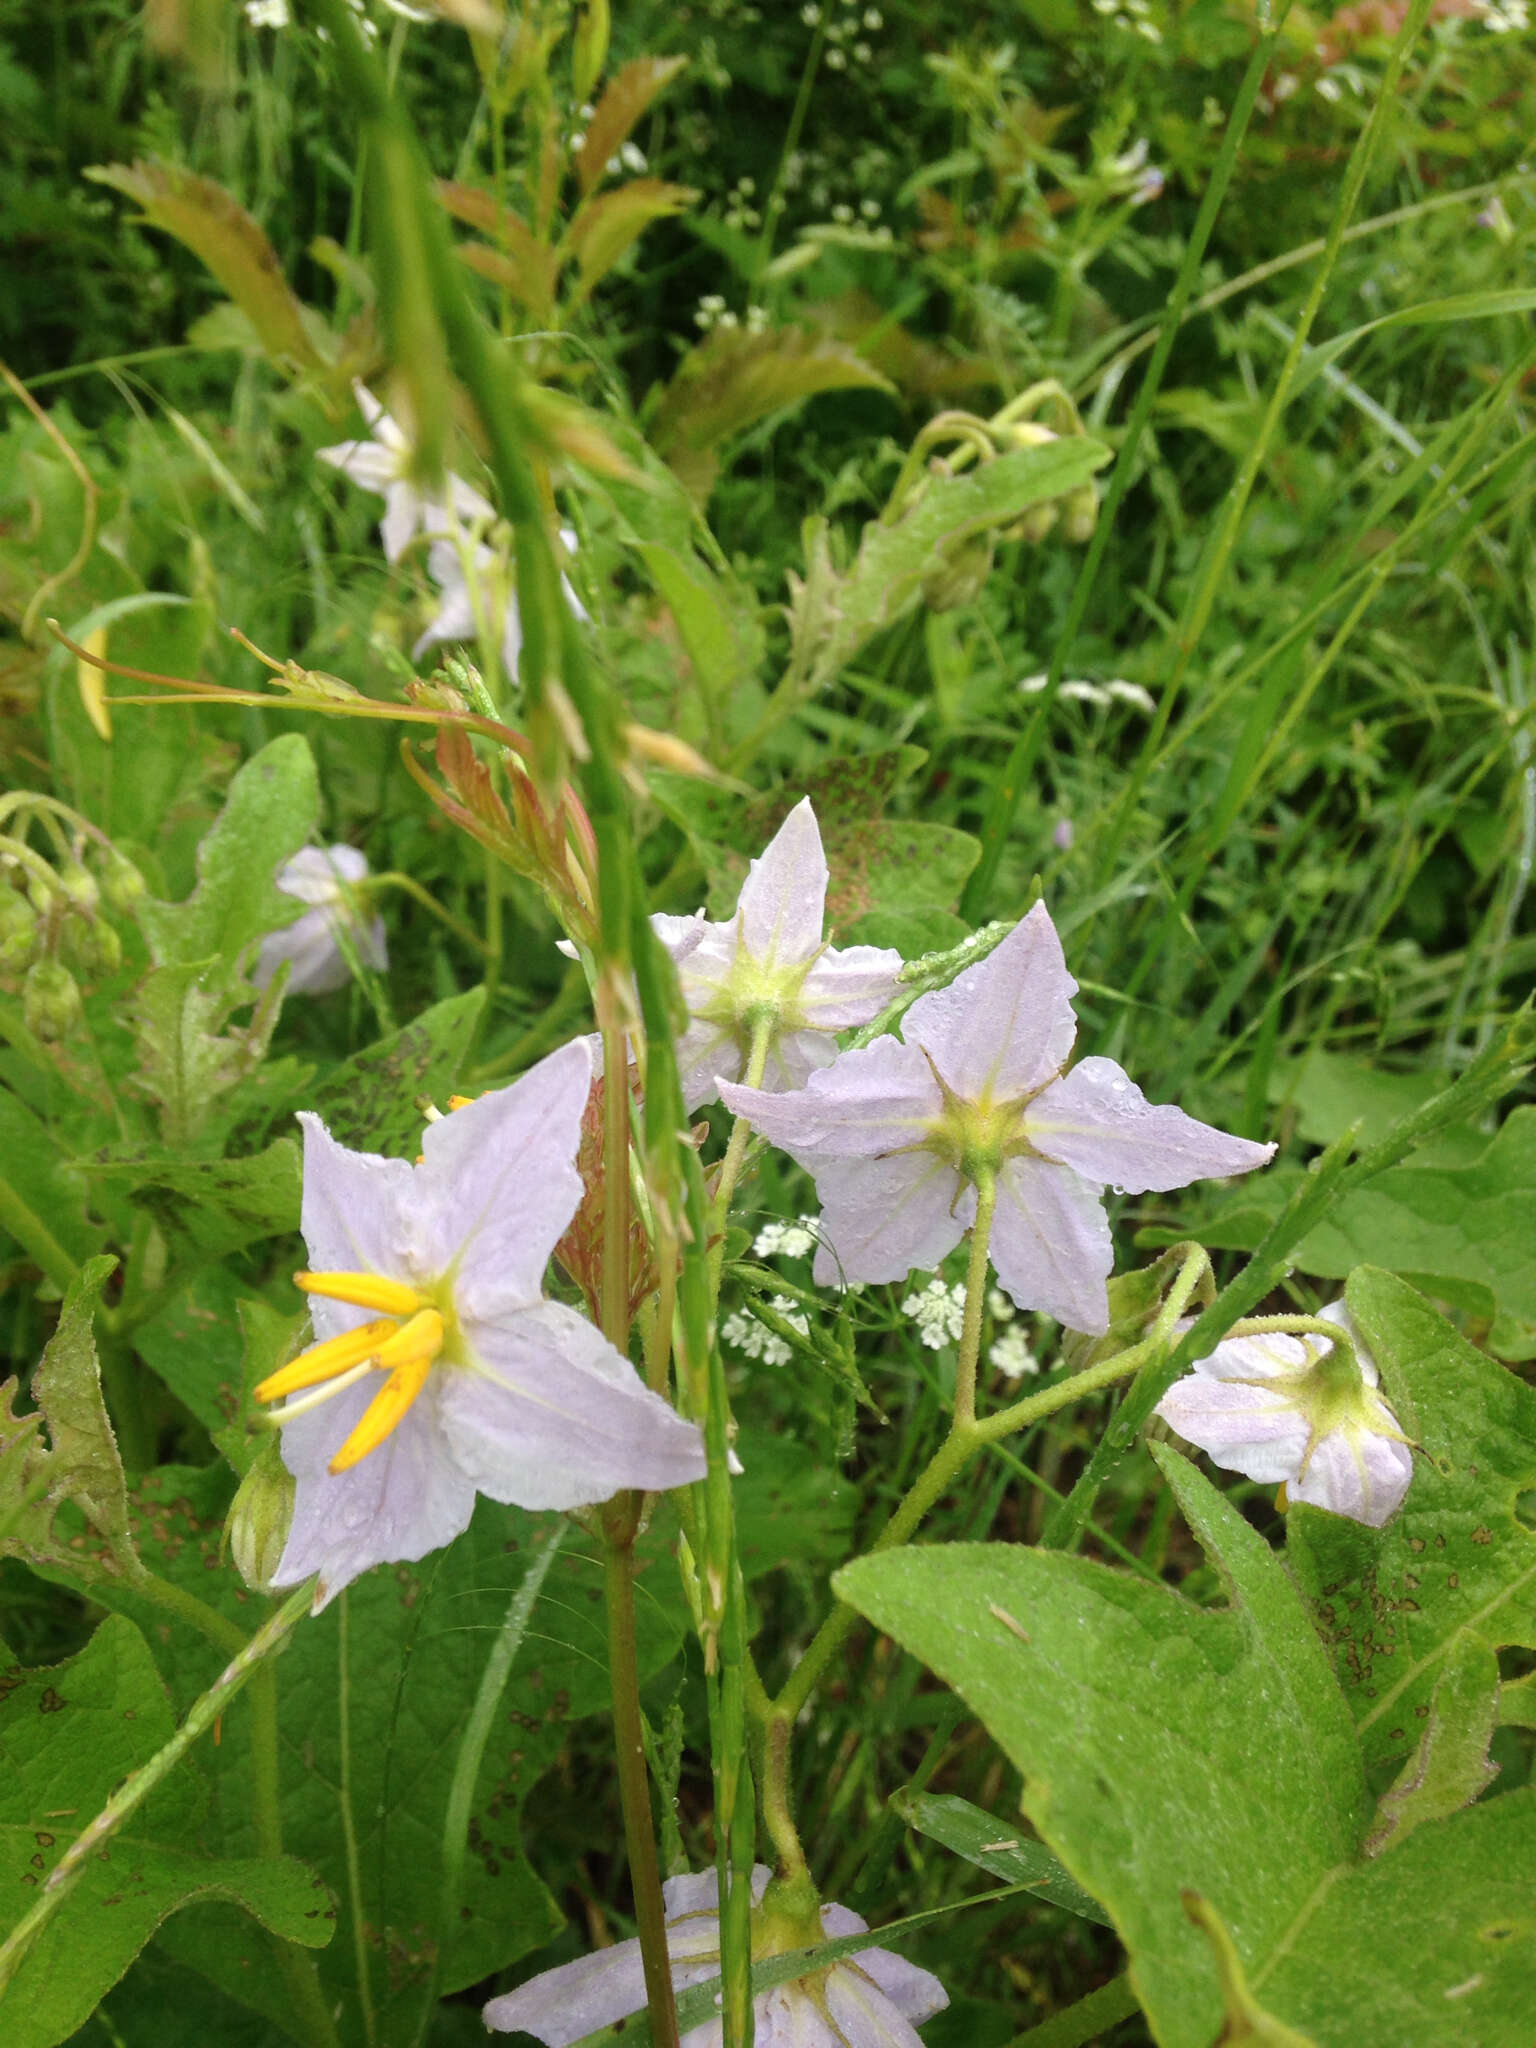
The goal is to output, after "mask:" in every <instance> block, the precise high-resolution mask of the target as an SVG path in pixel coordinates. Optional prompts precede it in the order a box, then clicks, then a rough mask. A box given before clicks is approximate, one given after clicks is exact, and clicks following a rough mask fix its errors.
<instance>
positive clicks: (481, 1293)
mask: <svg viewBox="0 0 1536 2048" xmlns="http://www.w3.org/2000/svg"><path fill="white" fill-rule="evenodd" d="M591 1092H592V1051H591V1046H590V1044H589V1042H588V1041H587V1040H586V1039H585V1038H573V1039H571V1040H570V1041H569V1043H568V1044H565V1045H562V1046H561V1047H560V1048H559V1050H558V1051H556V1052H552V1053H549V1054H548V1055H547V1056H546V1057H545V1058H544V1059H542V1060H540V1061H539V1063H538V1065H537V1066H535V1067H530V1068H529V1070H528V1072H527V1073H526V1074H524V1075H523V1076H522V1077H521V1079H520V1080H517V1081H514V1082H513V1083H512V1085H511V1087H509V1088H498V1089H496V1090H495V1092H494V1093H493V1094H490V1095H482V1096H481V1097H480V1098H479V1100H478V1101H475V1102H469V1103H466V1104H465V1105H464V1107H463V1108H462V1109H456V1110H455V1111H454V1112H453V1114H452V1115H451V1116H445V1117H440V1118H439V1119H438V1120H437V1122H435V1123H431V1124H428V1126H427V1128H426V1131H425V1133H424V1134H423V1136H422V1141H421V1150H422V1160H423V1163H422V1165H421V1166H420V1167H419V1168H418V1169H417V1183H418V1189H417V1194H418V1200H419V1202H420V1204H421V1210H422V1214H423V1219H424V1220H425V1218H426V1217H428V1216H430V1217H431V1219H432V1223H433V1226H434V1228H433V1230H432V1233H431V1235H430V1236H429V1237H428V1238H427V1239H426V1241H425V1242H426V1248H425V1249H424V1250H423V1253H422V1255H421V1256H422V1257H423V1258H424V1260H425V1261H426V1264H427V1266H428V1267H429V1269H430V1270H431V1271H433V1272H437V1273H442V1272H446V1271H447V1270H448V1269H449V1267H450V1266H451V1267H452V1268H453V1285H454V1302H455V1305H456V1307H457V1309H458V1312H459V1315H460V1317H461V1318H462V1319H463V1320H464V1321H466V1322H468V1321H469V1320H470V1319H471V1318H474V1319H477V1320H479V1321H485V1320H487V1319H489V1318H490V1317H492V1316H495V1315H496V1314H498V1313H499V1311H500V1310H501V1309H503V1308H523V1307H525V1306H526V1305H527V1304H528V1303H530V1302H534V1301H537V1300H538V1298H539V1295H540V1293H541V1291H542V1288H543V1282H544V1269H545V1267H546V1266H547V1265H548V1264H549V1258H550V1254H551V1253H552V1252H553V1251H554V1248H555V1246H556V1245H557V1244H558V1243H559V1241H560V1238H561V1236H562V1235H563V1234H564V1231H565V1227H566V1225H567V1224H568V1223H569V1222H570V1220H571V1218H572V1217H573V1216H574V1215H575V1213H576V1210H577V1206H578V1204H579V1203H580V1201H581V1194H582V1183H581V1175H580V1174H579V1173H578V1172H577V1170H576V1148H577V1146H578V1144H579V1143H580V1142H581V1118H582V1112H583V1111H584V1110H585V1108H586V1106H587V1097H588V1095H589V1094H590V1093H591Z"/></svg>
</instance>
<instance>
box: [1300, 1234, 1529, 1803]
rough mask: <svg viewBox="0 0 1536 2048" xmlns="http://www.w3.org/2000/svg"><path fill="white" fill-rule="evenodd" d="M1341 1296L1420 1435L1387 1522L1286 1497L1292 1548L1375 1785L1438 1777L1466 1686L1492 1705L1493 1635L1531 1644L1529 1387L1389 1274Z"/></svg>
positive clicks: (1473, 1714)
mask: <svg viewBox="0 0 1536 2048" xmlns="http://www.w3.org/2000/svg"><path fill="white" fill-rule="evenodd" d="M1346 1299H1347V1300H1348V1302H1349V1306H1350V1311H1351V1313H1352V1314H1353V1315H1354V1317H1355V1319H1356V1322H1357V1323H1358V1325H1359V1329H1360V1333H1361V1335H1362V1336H1363V1337H1364V1339H1365V1342H1366V1344H1367V1345H1368V1346H1369V1347H1370V1350H1371V1353H1372V1355H1373V1356H1374V1358H1375V1360H1376V1363H1377V1365H1378V1366H1379V1367H1380V1369H1381V1377H1382V1384H1383V1389H1384V1391H1385V1393H1386V1395H1387V1397H1388V1400H1389V1401H1390V1403H1391V1406H1392V1409H1393V1411H1394V1413H1395V1414H1396V1415H1397V1418H1398V1421H1399V1423H1400V1424H1401V1425H1402V1428H1403V1431H1404V1434H1405V1435H1407V1436H1409V1437H1411V1438H1412V1439H1413V1440H1414V1442H1415V1443H1416V1444H1417V1445H1418V1447H1419V1448H1418V1450H1417V1451H1416V1453H1415V1455H1414V1461H1413V1465H1414V1471H1413V1481H1412V1484H1411V1485H1410V1487H1409V1489H1408V1495H1407V1498H1406V1499H1405V1501H1404V1503H1403V1506H1402V1508H1401V1510H1400V1511H1399V1512H1398V1513H1397V1514H1396V1515H1394V1516H1393V1517H1392V1519H1391V1521H1389V1522H1388V1523H1387V1524H1386V1526H1385V1528H1382V1529H1367V1528H1364V1527H1363V1526H1361V1525H1360V1524H1359V1523H1356V1522H1348V1521H1345V1520H1343V1519H1342V1518H1341V1517H1340V1516H1337V1515H1326V1514H1323V1513H1321V1512H1319V1511H1318V1510H1316V1509H1311V1508H1306V1507H1300V1506H1298V1507H1293V1508H1292V1510H1291V1513H1290V1515H1289V1517H1288V1518H1287V1535H1286V1556H1287V1559H1288V1560H1289V1563H1290V1566H1291V1570H1292V1573H1293V1574H1294V1576H1295V1579H1296V1582H1297V1584H1298V1586H1299V1587H1300V1588H1301V1590H1302V1593H1303V1595H1304V1597H1305V1598H1306V1599H1307V1600H1308V1602H1309V1603H1310V1605H1311V1608H1312V1611H1313V1614H1314V1617H1315V1619H1316V1623H1317V1627H1318V1629H1319V1630H1320V1631H1321V1633H1322V1635H1323V1639H1324V1641H1325V1642H1326V1643H1327V1644H1328V1646H1329V1649H1330V1653H1331V1655H1332V1657H1333V1660H1334V1668H1335V1670H1336V1672H1337V1674H1338V1679H1339V1683H1340V1685H1341V1686H1342V1688H1343V1690H1344V1695H1345V1698H1346V1699H1347V1700H1348V1702H1349V1704H1350V1707H1351V1709H1352V1710H1353V1712H1354V1715H1355V1718H1356V1721H1357V1723H1358V1724H1359V1732H1360V1741H1361V1744H1362V1748H1363V1751H1364V1754H1365V1758H1366V1764H1367V1768H1368V1769H1369V1771H1370V1772H1371V1775H1372V1777H1373V1779H1374V1780H1375V1781H1376V1782H1377V1783H1378V1784H1383V1783H1384V1782H1385V1781H1386V1780H1387V1779H1388V1778H1390V1777H1391V1776H1393V1775H1394V1774H1397V1773H1402V1772H1408V1771H1416V1770H1419V1769H1425V1770H1430V1771H1432V1772H1433V1773H1434V1774H1436V1775H1439V1774H1440V1773H1441V1772H1442V1771H1443V1768H1444V1759H1443V1757H1441V1758H1437V1756H1436V1752H1437V1751H1438V1750H1440V1749H1442V1747H1443V1745H1444V1744H1445V1743H1446V1741H1447V1740H1450V1741H1452V1742H1458V1741H1462V1742H1463V1747H1465V1744H1464V1741H1463V1737H1462V1735H1461V1734H1460V1733H1459V1732H1458V1731H1461V1730H1465V1729H1467V1728H1469V1727H1475V1726H1476V1725H1477V1722H1478V1718H1479V1717H1478V1714H1477V1711H1476V1708H1475V1697H1476V1695H1477V1694H1478V1693H1481V1695H1482V1696H1483V1697H1484V1699H1485V1700H1486V1702H1487V1703H1488V1706H1489V1707H1490V1708H1491V1703H1492V1700H1493V1698H1494V1695H1495V1687H1496V1685H1497V1680H1498V1662H1497V1653H1498V1651H1499V1649H1500V1648H1501V1647H1503V1646H1504V1645H1506V1644H1520V1645H1523V1646H1525V1647H1527V1648H1531V1647H1536V1533H1533V1532H1532V1531H1531V1529H1530V1528H1529V1527H1528V1526H1527V1525H1526V1523H1525V1522H1524V1521H1523V1520H1522V1519H1521V1517H1520V1515H1519V1514H1518V1513H1517V1512H1516V1501H1517V1499H1518V1497H1519V1495H1520V1494H1521V1493H1522V1492H1523V1491H1525V1490H1526V1489H1527V1488H1529V1487H1531V1486H1533V1485H1536V1393H1533V1392H1532V1390H1531V1389H1530V1388H1529V1387H1527V1386H1526V1385H1525V1384H1524V1382H1523V1381H1521V1380H1520V1379H1519V1378H1517V1377H1516V1375H1515V1374H1514V1373H1512V1372H1508V1371H1506V1370H1505V1369H1504V1368H1503V1367H1502V1366H1499V1365H1496V1364H1494V1363H1493V1361H1492V1360H1491V1359H1489V1358H1487V1357H1485V1356H1484V1354H1483V1353H1482V1352H1480V1351H1477V1350H1475V1349H1474V1348H1473V1346H1472V1345H1470V1344H1468V1343H1466V1342H1465V1341H1464V1340H1463V1339H1462V1338H1460V1337H1459V1336H1457V1334H1456V1332H1455V1331H1454V1330H1453V1329H1452V1328H1451V1326H1450V1324H1449V1323H1447V1322H1446V1321H1445V1319H1444V1318H1443V1317H1442V1316H1440V1315H1437V1314H1436V1313H1435V1311H1434V1309H1433V1308H1431V1307H1430V1305H1429V1303H1428V1302H1427V1301H1425V1300H1424V1299H1423V1297H1422V1296H1421V1295H1419V1294H1416V1293H1415V1292H1414V1290H1413V1289H1412V1288H1411V1287H1408V1286H1406V1285H1404V1283H1403V1282H1402V1281H1400V1280H1396V1279H1394V1278H1392V1277H1391V1276H1390V1275H1388V1274H1386V1273H1381V1272H1374V1271H1371V1270H1368V1269H1367V1270H1363V1271H1361V1272H1359V1273H1356V1274H1354V1275H1353V1276H1352V1278H1351V1280H1350V1283H1349V1287H1348V1289H1347V1291H1346ZM1479 1673H1480V1674H1481V1675H1480V1677H1479V1676H1478V1674H1479ZM1442 1680H1443V1681H1444V1682H1445V1687H1446V1690H1445V1693H1444V1695H1443V1696H1442V1697H1441V1698H1440V1699H1439V1700H1438V1702H1437V1699H1436V1688H1437V1686H1438V1685H1440V1684H1441V1682H1442ZM1457 1700H1459V1701H1460V1705H1459V1707H1457V1706H1456V1705H1455V1704H1454V1703H1455V1702H1456V1701H1457ZM1448 1713H1450V1714H1451V1715H1452V1718H1453V1721H1454V1726H1453V1727H1452V1728H1451V1730H1450V1731H1449V1734H1448V1735H1447V1734H1441V1733H1437V1727H1436V1724H1437V1722H1444V1720H1445V1717H1446V1715H1447V1714H1448ZM1482 1718H1483V1720H1486V1721H1491V1713H1490V1712H1487V1711H1486V1710H1485V1712H1484V1713H1483V1716H1482ZM1486 1732H1491V1729H1489V1730H1487V1731H1486ZM1484 1754H1486V1743H1485V1748H1484ZM1474 1775H1475V1773H1474V1772H1473V1771H1472V1770H1471V1769H1469V1770H1468V1771H1467V1773H1466V1776H1465V1778H1464V1781H1463V1782H1464V1783H1466V1784H1467V1785H1468V1786H1469V1787H1471V1789H1475V1786H1472V1778H1473V1776H1474ZM1409 1782H1411V1780H1408V1779H1405V1780H1404V1781H1403V1784H1404V1786H1405V1787H1406V1785H1407V1784H1408V1783H1409ZM1389 1796H1390V1795H1389ZM1467 1796H1468V1797H1470V1796H1471V1790H1470V1789H1469V1790H1468V1792H1467ZM1457 1803H1461V1802H1457Z"/></svg>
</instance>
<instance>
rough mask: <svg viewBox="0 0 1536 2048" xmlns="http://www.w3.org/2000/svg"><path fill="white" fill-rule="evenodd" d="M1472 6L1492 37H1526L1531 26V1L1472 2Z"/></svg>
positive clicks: (1494, 0) (1479, 0) (1473, 0)
mask: <svg viewBox="0 0 1536 2048" xmlns="http://www.w3.org/2000/svg"><path fill="white" fill-rule="evenodd" d="M1472 5H1473V11H1474V13H1475V14H1476V15H1477V18H1478V20H1479V21H1480V22H1481V23H1482V25H1483V27H1484V28H1485V29H1487V31H1488V33H1489V34H1490V35H1495V36H1508V35H1524V33H1525V31H1526V30H1527V29H1528V28H1529V27H1530V25H1531V10H1530V5H1529V0H1472Z"/></svg>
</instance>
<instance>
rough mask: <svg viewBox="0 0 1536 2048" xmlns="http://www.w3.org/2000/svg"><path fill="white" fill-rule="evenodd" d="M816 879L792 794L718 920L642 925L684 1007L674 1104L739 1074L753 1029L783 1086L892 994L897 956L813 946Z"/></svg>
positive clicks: (769, 1072) (818, 896)
mask: <svg viewBox="0 0 1536 2048" xmlns="http://www.w3.org/2000/svg"><path fill="white" fill-rule="evenodd" d="M827 879H828V876H827V859H826V855H825V854H824V853H823V852H822V848H821V833H820V832H819V830H818V829H817V825H816V813H815V812H814V811H813V810H812V809H811V800H810V798H809V797H802V798H801V800H800V802H799V803H797V804H796V805H795V808H794V809H793V810H792V811H791V812H790V814H789V816H788V817H787V818H786V819H785V820H784V822H783V824H782V825H781V826H780V827H779V829H778V831H777V832H776V833H775V834H774V835H773V837H772V839H770V840H769V842H768V844H767V846H766V847H765V848H764V849H763V851H762V853H761V854H759V856H758V858H757V859H756V860H755V861H753V863H752V865H751V868H750V869H749V870H748V873H747V879H746V881H745V883H744V884H743V885H742V891H741V895H740V898H739V899H738V901H737V904H736V914H735V916H734V917H733V918H731V919H730V920H729V922H728V923H724V924H712V923H710V921H709V920H708V919H707V918H706V917H705V916H704V914H703V912H702V911H701V912H699V914H698V915H697V916H696V917H690V918H682V917H658V918H656V919H654V920H653V922H654V924H655V926H656V929H657V932H658V933H659V935H660V937H661V940H662V943H663V944H664V945H665V946H666V947H667V949H668V951H669V952H670V953H671V955H672V957H673V959H674V960H675V961H676V962H677V969H678V978H679V980H680V981H681V983H682V990H683V1000H684V1002H686V1003H687V1005H688V1018H689V1021H688V1029H687V1030H686V1031H685V1032H684V1033H683V1036H682V1037H681V1039H679V1041H678V1047H677V1061H678V1066H679V1068H680V1069H681V1071H682V1080H683V1106H684V1107H685V1108H686V1109H690V1110H692V1109H697V1108H699V1107H700V1105H701V1104H703V1103H706V1102H713V1101H714V1099H715V1096H716V1094H717V1092H718V1088H719V1082H720V1079H721V1078H722V1077H725V1078H727V1079H731V1080H734V1079H735V1078H736V1077H737V1076H738V1075H739V1074H741V1073H742V1072H743V1071H744V1070H745V1068H746V1063H747V1058H748V1055H749V1052H750V1049H751V1045H752V1039H753V1035H754V1033H755V1032H756V1031H757V1030H758V1029H759V1028H761V1027H763V1026H768V1027H769V1028H770V1029H771V1033H772V1036H771V1038H770V1040H769V1047H768V1062H767V1066H766V1068H765V1069H764V1075H763V1078H764V1081H765V1082H766V1083H767V1085H768V1086H769V1087H770V1088H794V1087H797V1086H798V1085H799V1084H800V1083H801V1082H802V1081H804V1080H805V1078H806V1076H807V1075H808V1074H810V1073H811V1072H813V1071H814V1069H816V1068H817V1067H824V1066H826V1064H827V1063H828V1061H829V1060H832V1059H834V1058H835V1057H836V1055H837V1047H836V1044H835V1043H834V1042H833V1037H832V1034H833V1033H834V1032H837V1031H843V1030H846V1029H848V1028H849V1027H850V1026H852V1025H855V1024H867V1023H868V1022H869V1020H870V1018H871V1017H873V1016H875V1015H877V1014H878V1012H879V1011H880V1010H881V1009H882V1008H883V1007H884V1005H885V1004H886V1003H888V1002H889V1001H890V1000H891V998H892V996H893V995H894V994H895V992H896V976H897V974H898V973H899V972H900V970H901V955H900V954H899V953H895V952H892V951H890V950H889V949H888V948H886V947H883V946H845V947H843V948H842V949H841V950H839V949H838V948H836V947H834V946H829V945H827V944H825V943H824V942H823V940H822V936H821V927H822V920H823V916H824V914H825V910H826V901H827Z"/></svg>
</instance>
